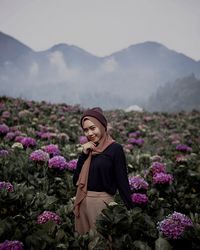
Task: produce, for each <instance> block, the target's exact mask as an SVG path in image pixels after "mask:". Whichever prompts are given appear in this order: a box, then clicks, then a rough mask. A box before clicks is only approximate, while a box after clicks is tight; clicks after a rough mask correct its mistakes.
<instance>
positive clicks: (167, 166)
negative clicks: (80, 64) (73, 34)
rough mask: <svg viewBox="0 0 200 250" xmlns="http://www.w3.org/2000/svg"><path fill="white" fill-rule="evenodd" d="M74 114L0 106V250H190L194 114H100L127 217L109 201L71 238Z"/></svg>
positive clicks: (199, 161) (193, 240)
mask: <svg viewBox="0 0 200 250" xmlns="http://www.w3.org/2000/svg"><path fill="white" fill-rule="evenodd" d="M82 112H83V109H82V108H81V107H80V106H78V105H77V106H69V105H67V104H62V103H61V104H51V103H47V102H35V101H27V100H22V99H12V98H7V97H0V250H3V249H4V250H5V249H6V250H11V249H16V250H22V249H27V250H43V249H45V250H53V249H80V247H82V249H88V248H89V249H102V250H103V249H120V250H121V249H129V250H130V249H141V250H142V249H145V250H150V249H156V250H163V249H164V250H168V249H200V213H199V211H200V154H199V153H200V112H198V111H195V110H194V111H193V112H190V113H185V112H180V113H176V114H167V113H147V112H142V113H140V112H128V113H126V112H124V111H122V110H114V111H106V112H105V115H106V117H107V119H108V122H109V132H110V134H111V135H112V137H113V138H114V139H115V140H116V141H117V142H119V143H121V144H122V145H123V147H124V151H125V153H126V159H127V166H128V174H129V183H130V187H131V190H132V201H133V203H134V208H133V209H132V210H127V209H126V208H125V206H124V205H123V203H122V201H121V199H120V197H119V194H117V195H116V197H115V202H112V203H110V204H108V205H107V208H106V209H104V210H103V211H102V214H101V215H100V216H99V217H98V219H97V222H96V225H97V232H94V231H90V232H89V233H88V234H86V235H82V236H79V235H77V234H76V233H74V215H73V212H72V208H73V202H74V196H75V187H74V186H73V184H72V175H73V171H74V169H75V168H76V162H77V159H78V155H79V153H80V152H81V144H83V143H85V140H86V139H85V137H84V136H83V134H82V131H81V129H80V124H79V120H80V116H81V114H82Z"/></svg>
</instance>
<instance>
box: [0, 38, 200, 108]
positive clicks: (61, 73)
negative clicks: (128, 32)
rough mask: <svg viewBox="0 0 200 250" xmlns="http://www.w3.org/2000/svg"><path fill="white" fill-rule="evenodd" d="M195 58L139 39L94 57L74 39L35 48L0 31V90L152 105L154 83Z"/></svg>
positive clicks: (189, 66)
mask: <svg viewBox="0 0 200 250" xmlns="http://www.w3.org/2000/svg"><path fill="white" fill-rule="evenodd" d="M192 73H193V74H194V75H195V76H196V77H197V78H200V62H199V61H198V62H197V61H195V60H193V59H191V58H189V57H187V56H185V55H183V54H180V53H177V52H175V51H173V50H170V49H168V48H167V47H165V46H163V45H162V44H159V43H156V42H144V43H140V44H136V45H131V46H130V47H128V48H126V49H123V50H121V51H118V52H116V53H113V54H111V55H108V56H105V57H97V56H95V55H92V54H91V53H89V52H87V51H85V50H83V49H81V48H78V47H76V46H73V45H67V44H57V45H55V46H53V47H52V48H50V49H48V50H45V51H40V52H36V51H33V50H32V49H31V48H29V47H27V46H26V45H24V44H22V43H21V42H20V41H17V40H16V39H14V38H12V37H10V36H7V35H6V34H3V33H0V93H1V95H8V96H12V97H22V98H27V99H32V100H36V101H41V100H46V101H50V102H56V103H58V102H65V103H68V104H71V105H74V104H80V105H82V106H84V107H91V106H96V105H101V106H102V107H103V108H104V109H110V108H126V107H128V106H131V105H138V106H141V107H145V108H146V109H147V110H148V109H149V110H150V109H151V107H150V106H147V104H148V105H150V103H151V102H149V101H148V100H149V98H150V97H151V96H152V95H153V94H154V93H156V91H157V89H158V88H159V87H162V86H164V85H165V84H166V83H169V82H171V83H173V82H174V81H176V79H178V78H184V77H186V76H188V75H190V74H192Z"/></svg>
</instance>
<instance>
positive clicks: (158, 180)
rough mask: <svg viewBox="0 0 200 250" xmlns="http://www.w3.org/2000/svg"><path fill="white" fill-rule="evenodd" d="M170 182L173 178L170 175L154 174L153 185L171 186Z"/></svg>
mask: <svg viewBox="0 0 200 250" xmlns="http://www.w3.org/2000/svg"><path fill="white" fill-rule="evenodd" d="M172 180H173V176H172V175H171V174H166V173H156V174H155V175H153V183H154V184H171V183H172Z"/></svg>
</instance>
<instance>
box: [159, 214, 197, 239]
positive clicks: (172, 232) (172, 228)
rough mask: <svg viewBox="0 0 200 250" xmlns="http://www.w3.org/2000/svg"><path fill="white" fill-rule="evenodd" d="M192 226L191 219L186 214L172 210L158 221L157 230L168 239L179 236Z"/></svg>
mask: <svg viewBox="0 0 200 250" xmlns="http://www.w3.org/2000/svg"><path fill="white" fill-rule="evenodd" d="M192 226H193V223H192V220H191V219H190V218H189V217H187V216H186V215H184V214H182V213H178V212H174V213H173V214H170V215H168V216H167V217H166V218H165V219H164V220H162V221H161V222H158V230H159V231H160V232H161V233H162V234H163V235H164V236H165V237H167V238H169V239H179V238H181V236H182V235H183V233H184V232H185V230H187V228H188V227H192Z"/></svg>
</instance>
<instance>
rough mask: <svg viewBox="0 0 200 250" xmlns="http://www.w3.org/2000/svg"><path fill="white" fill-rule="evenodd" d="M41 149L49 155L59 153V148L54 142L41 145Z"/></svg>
mask: <svg viewBox="0 0 200 250" xmlns="http://www.w3.org/2000/svg"><path fill="white" fill-rule="evenodd" d="M42 149H43V150H44V151H45V152H46V153H48V154H49V155H50V156H55V155H59V154H60V150H59V148H58V145H55V144H49V145H47V146H44V147H42Z"/></svg>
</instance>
